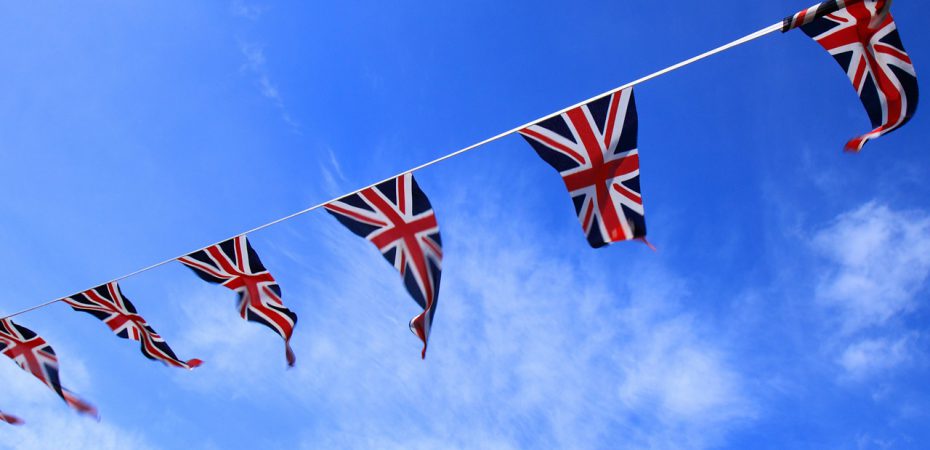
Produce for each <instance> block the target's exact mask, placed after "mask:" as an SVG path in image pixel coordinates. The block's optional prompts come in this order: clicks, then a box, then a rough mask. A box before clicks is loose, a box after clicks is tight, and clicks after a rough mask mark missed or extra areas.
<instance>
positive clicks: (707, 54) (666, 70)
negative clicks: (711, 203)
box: [0, 21, 784, 320]
mask: <svg viewBox="0 0 930 450" xmlns="http://www.w3.org/2000/svg"><path fill="white" fill-rule="evenodd" d="M783 26H784V22H783V21H779V22H778V23H775V24H772V25H770V26H767V27H765V28H763V29H761V30H759V31H756V32H754V33H750V34H748V35H746V36H743V37H741V38H739V39H736V40H734V41H732V42H729V43H727V44H724V45H721V46H720V47H717V48H715V49H713V50H709V51H707V52H704V53H702V54H700V55H697V56H694V57H692V58H689V59H686V60H684V61H681V62H679V63H677V64H674V65H671V66H668V67H666V68H664V69H661V70H659V71H656V72H653V73H651V74H649V75H646V76H644V77H642V78H639V79H637V80H634V81H631V82H629V83H627V84H624V85H622V86H619V87H616V88H613V89H610V90H609V91H606V92H603V93H600V94H597V95H595V96H593V97H590V98H587V99H585V100H582V101H580V102H578V103H575V104H573V105H571V106H567V107H565V108H562V109H560V110H558V111H556V112H553V113H551V114H547V115H545V116H543V117H539V118H537V119H533V120H531V121H529V122H527V123H524V124H522V125H518V126H516V127H513V128H511V129H509V130H507V131H504V132H502V133H499V134H497V135H494V136H492V137H489V138H487V139H484V140H482V141H480V142H476V143H474V144H471V145H469V146H467V147H464V148H461V149H459V150H456V151H454V152H452V153H448V154H446V155H443V156H440V157H438V158H436V159H433V160H431V161H428V162H425V163H423V164H420V165H418V166H416V167H413V168H411V169H407V170H405V171H403V172H400V173H398V174H396V175H392V176H390V177H387V178H385V179H383V180H380V181H377V182H375V183H371V184H369V185H366V186H364V187H361V188H358V189H356V190H354V191H351V192H348V193H345V194H341V195H339V196H337V197H334V198H332V199H330V200H327V201H325V202H322V203H318V204H315V205H313V206H310V207H308V208H304V209H302V210H300V211H297V212H294V213H292V214H289V215H286V216H283V217H280V218H278V219H275V220H272V221H270V222H267V223H264V224H262V225H259V226H257V227H254V228H251V229H249V230H246V231H243V232H241V233H238V234H236V235H235V236H231V237H229V238H226V239H222V240H220V241H217V242H215V243H213V244H210V245H207V246H205V247H201V248H198V249H197V250H194V251H191V252H186V253H184V254H181V255H178V256H175V257H173V258H168V259H166V260H164V261H160V262H157V263H155V264H152V265H149V266H146V267H143V268H141V269H138V270H135V271H133V272H129V273H127V274H125V275H121V276H119V277H116V278H113V279H111V280H109V281H106V282H104V283H100V284H98V285H106V284H110V283H115V282H118V281H122V280H124V279H126V278H130V277H133V276H135V275H139V274H141V273H143V272H147V271H149V270H152V269H155V268H157V267H161V266H163V265H165V264H168V263H170V262H173V261H176V260H178V259H180V258H183V257H185V256H187V255H189V254H191V253H195V252H198V251H201V250H203V249H205V248H209V247H213V246H216V245H219V244H221V243H223V242H226V241H229V240H230V239H235V238H236V237H239V236H245V235H248V234H251V233H254V232H257V231H260V230H263V229H265V228H268V227H270V226H273V225H277V224H279V223H281V222H285V221H288V220H290V219H293V218H295V217H298V216H301V215H303V214H306V213H308V212H310V211H314V210H316V209H320V208H322V207H324V206H326V205H328V204H330V203H333V202H335V201H337V200H339V199H341V198H344V197H347V196H350V195H355V194H358V193H360V192H362V191H365V190H367V189H371V188H372V187H375V186H377V185H379V184H382V183H385V182H389V181H391V180H394V179H396V178H398V177H400V176H402V175H404V174H408V173H413V172H416V171H418V170H421V169H425V168H427V167H430V166H432V165H434V164H438V163H440V162H443V161H445V160H447V159H451V158H454V157H456V156H459V155H461V154H463V153H466V152H469V151H471V150H474V149H476V148H478V147H481V146H484V145H486V144H490V143H492V142H494V141H497V140H499V139H501V138H504V137H507V136H510V135H512V134H515V133H517V132H519V131H520V130H523V129H525V128H527V127H530V126H533V125H535V124H537V123H539V122H543V121H545V120H548V119H551V118H553V117H556V116H559V115H561V114H563V113H565V112H567V111H570V110H572V109H575V108H578V107H579V106H582V105H585V104H587V103H590V102H592V101H595V100H598V99H600V98H603V97H606V96H608V95H612V94H614V93H616V92H619V91H622V90H624V89H628V88H631V87H633V86H636V85H639V84H642V83H644V82H646V81H649V80H652V79H654V78H658V77H660V76H662V75H665V74H668V73H670V72H674V71H676V70H678V69H681V68H683V67H685V66H688V65H691V64H693V63H695V62H698V61H700V60H703V59H706V58H709V57H711V56H714V55H716V54H718V53H722V52H725V51H727V50H730V49H732V48H735V47H738V46H740V45H743V44H746V43H748V42H751V41H754V40H756V39H759V38H761V37H763V36H766V35H769V34H771V33H774V32H776V31H782V29H783ZM95 286H97V285H95ZM85 290H86V289H85ZM85 290H81V291H78V292H75V293H73V294H71V295H68V296H65V297H62V298H57V299H54V300H50V301H47V302H45V303H40V304H38V305H34V306H31V307H29V308H26V309H23V310H20V311H16V312H14V313H11V314H7V315H5V316H3V317H0V320H3V319H9V318H12V317H16V316H19V315H22V314H25V313H28V312H31V311H35V310H37V309H41V308H44V307H46V306H50V305H53V304H55V303H58V302H61V301H63V300H64V299H66V298H68V297H73V296H76V295H79V294H81V293H82V292H84V291H85Z"/></svg>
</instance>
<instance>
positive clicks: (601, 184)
mask: <svg viewBox="0 0 930 450" xmlns="http://www.w3.org/2000/svg"><path fill="white" fill-rule="evenodd" d="M637 126H638V120H637V115H636V101H635V99H634V98H633V89H632V88H628V89H623V90H621V91H618V92H615V93H613V94H611V95H608V96H606V97H602V98H599V99H597V100H594V101H592V102H590V103H587V104H585V105H582V106H579V107H577V108H574V109H571V110H569V111H566V112H564V113H562V114H559V115H557V116H555V117H552V118H549V119H546V120H543V121H541V122H538V123H536V124H535V125H531V126H529V127H527V128H524V129H523V130H520V134H521V135H523V137H524V139H526V141H527V142H529V144H530V145H531V146H532V147H533V149H534V150H536V153H537V154H539V156H540V157H541V158H542V159H543V160H544V161H546V162H547V163H549V165H550V166H552V167H553V168H554V169H555V170H556V171H558V172H559V174H561V175H562V180H563V181H564V182H565V187H566V188H567V189H568V192H569V195H570V196H571V198H572V202H573V203H574V205H575V212H576V213H577V214H578V220H579V221H580V222H581V227H582V229H583V230H584V233H585V235H586V236H587V238H588V243H589V244H590V245H591V246H592V247H594V248H598V247H603V246H605V245H608V244H610V243H613V242H617V241H625V240H630V239H641V240H643V241H645V237H646V221H645V213H644V211H643V198H642V195H641V192H640V186H639V150H638V149H637V147H636V135H637V132H638V130H637Z"/></svg>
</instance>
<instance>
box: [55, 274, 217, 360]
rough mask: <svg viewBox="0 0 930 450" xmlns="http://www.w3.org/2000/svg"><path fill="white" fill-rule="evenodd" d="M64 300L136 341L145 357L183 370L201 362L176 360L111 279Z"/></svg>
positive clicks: (120, 334)
mask: <svg viewBox="0 0 930 450" xmlns="http://www.w3.org/2000/svg"><path fill="white" fill-rule="evenodd" d="M64 301H65V303H67V304H68V305H71V307H72V308H74V310H75V311H83V312H86V313H88V314H90V315H92V316H94V317H96V318H98V319H100V320H101V321H103V322H104V323H105V324H107V326H108V327H110V329H111V330H113V332H114V333H116V335H117V336H119V337H121V338H123V339H132V340H134V341H139V342H140V347H141V350H142V354H143V355H145V357H146V358H148V359H152V360H158V361H161V362H163V363H165V364H167V365H169V366H173V367H180V368H184V369H193V368H194V367H197V366H199V365H200V364H201V363H202V361H200V360H199V359H192V360H190V361H181V360H179V359H178V357H177V356H176V355H175V354H174V351H172V350H171V347H169V346H168V344H167V343H166V342H165V340H164V339H162V337H161V336H159V335H158V333H156V332H155V330H153V329H152V327H150V326H149V324H148V323H146V321H145V319H143V318H142V316H140V315H139V314H138V313H137V312H136V307H135V306H134V305H133V304H132V302H130V301H129V299H128V298H126V297H125V296H124V295H123V292H122V290H121V289H120V287H119V284H117V283H116V282H115V281H114V282H112V283H108V284H104V285H101V286H97V287H95V288H93V289H89V290H87V291H84V292H82V293H80V294H77V295H74V296H72V297H68V298H66V299H64Z"/></svg>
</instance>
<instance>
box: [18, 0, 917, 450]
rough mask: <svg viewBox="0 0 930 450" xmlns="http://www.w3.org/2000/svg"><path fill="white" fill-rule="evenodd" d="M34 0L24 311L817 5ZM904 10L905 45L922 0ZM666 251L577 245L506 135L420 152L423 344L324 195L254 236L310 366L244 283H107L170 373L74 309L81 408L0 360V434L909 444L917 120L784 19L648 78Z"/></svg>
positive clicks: (659, 236)
mask: <svg viewBox="0 0 930 450" xmlns="http://www.w3.org/2000/svg"><path fill="white" fill-rule="evenodd" d="M808 1H809V0H790V1H788V0H783V1H774V2H755V3H753V4H752V6H751V7H749V6H746V5H747V3H746V2H744V1H736V0H723V1H720V2H716V3H714V5H713V7H710V8H709V7H707V4H706V3H700V2H597V1H584V0H579V1H577V2H574V3H572V4H571V5H567V4H565V3H556V2H542V3H540V2H524V1H511V2H506V3H503V4H502V2H489V1H474V2H464V3H452V4H446V3H445V2H410V1H400V2H363V1H345V2H325V3H324V2H280V3H271V2H266V3H261V2H257V1H246V0H242V1H238V0H237V1H233V2H131V3H130V2H84V3H80V4H78V3H75V2H52V3H41V4H40V3H30V4H23V3H15V4H14V3H5V4H3V5H2V6H0V29H3V30H4V32H3V33H2V34H0V60H2V61H4V64H3V70H0V85H2V86H3V87H4V89H2V90H0V151H2V164H0V192H2V194H0V211H2V212H0V218H2V220H0V258H2V260H3V261H4V262H5V264H4V270H3V271H2V275H0V277H2V284H3V285H4V287H5V295H4V296H3V299H2V300H0V312H6V313H9V312H12V311H15V310H19V309H22V308H24V307H27V306H30V305H33V304H36V303H40V302H44V301H46V300H49V299H52V298H56V297H60V296H63V295H68V294H70V293H73V292H75V291H78V290H82V289H86V288H90V287H92V286H94V285H96V284H99V283H102V282H105V281H107V280H109V279H110V278H112V277H115V276H118V275H121V274H124V273H127V272H130V271H132V270H135V269H137V268H140V267H143V266H146V265H148V264H151V263H153V262H157V261H160V260H163V259H165V258H170V257H173V256H176V255H179V254H183V253H186V252H188V251H191V250H193V249H196V248H199V247H201V246H203V245H206V244H209V243H212V242H215V241H217V240H219V239H223V238H226V237H229V236H232V235H234V234H236V233H238V232H240V231H242V230H245V229H249V228H252V227H253V226H256V225H258V224H261V223H263V222H266V221H268V220H271V219H273V218H276V217H279V216H282V215H284V214H288V213H291V212H293V211H296V210H299V209H302V208H304V207H306V206H308V205H312V204H315V203H318V202H320V201H324V200H326V199H329V198H331V197H333V196H335V195H338V194H340V193H343V192H346V191H349V190H352V189H355V188H357V187H360V186H363V185H365V184H368V183H370V182H373V181H375V180H379V179H382V178H384V177H387V176H390V175H393V174H395V173H397V172H400V171H402V170H405V169H407V168H409V167H412V166H414V165H417V164H419V163H422V162H425V161H428V160H430V159H432V158H434V157H437V156H440V155H442V154H445V153H447V152H449V151H452V150H455V149H458V148H460V147H463V146H465V145H468V144H471V143H473V142H476V141H479V140H481V139H484V138H486V137H489V136H491V135H494V134H496V133H498V132H500V131H503V130H506V129H509V128H511V127H513V126H515V125H517V124H520V123H524V122H526V121H527V120H530V119H533V118H535V117H539V116H542V115H544V114H547V113H549V112H552V111H554V110H557V109H559V108H561V107H563V106H567V105H569V104H572V103H574V102H576V101H579V100H581V99H583V98H587V97H589V96H591V95H593V94H596V93H598V92H602V91H605V90H607V89H610V88H612V87H614V86H617V85H620V84H623V83H625V82H627V81H630V80H632V79H635V78H638V77H639V76H642V75H645V74H647V73H650V72H652V71H653V70H657V69H659V68H662V67H665V66H667V65H669V64H672V63H674V62H677V61H679V60H682V59H685V58H687V57H690V56H693V55H695V54H697V53H700V52H702V51H705V50H708V49H710V48H712V47H715V46H717V45H720V44H723V43H725V42H728V41H730V40H732V39H735V38H737V37H740V36H742V35H744V34H747V33H750V32H752V31H755V30H757V29H760V28H762V27H764V26H766V25H769V24H771V23H774V22H776V21H777V20H779V19H780V18H782V17H784V16H785V15H787V14H789V13H792V12H794V11H797V10H800V9H802V8H806V7H808V6H810V4H809V3H808ZM893 13H894V14H895V16H896V20H897V22H898V26H899V28H900V29H901V34H902V38H903V41H904V43H905V46H906V48H907V50H908V51H909V53H910V55H911V57H912V58H913V59H914V61H915V65H916V67H917V71H918V73H920V74H922V73H923V71H922V70H923V68H924V63H925V62H926V61H930V39H928V36H930V35H928V32H927V30H926V24H925V21H926V17H928V15H930V6H928V5H927V4H926V3H925V2H918V1H913V0H911V1H907V0H902V1H898V2H895V5H894V8H893ZM636 95H637V104H638V108H639V118H640V134H639V148H640V158H641V167H642V172H641V174H642V189H643V196H644V200H645V209H646V220H647V224H648V227H649V238H650V240H651V241H652V242H653V243H654V244H655V245H656V246H657V247H658V248H659V251H658V252H652V251H650V250H649V249H648V248H646V246H644V245H641V244H636V243H622V244H618V245H613V246H611V247H607V248H604V249H600V250H597V251H594V250H592V249H590V248H589V247H588V245H587V242H586V241H585V239H584V236H583V234H582V233H581V232H580V230H579V226H578V223H577V219H576V218H575V216H574V214H573V211H572V207H571V204H570V201H569V199H568V196H567V195H566V193H565V192H564V187H563V186H562V183H561V180H560V179H559V177H558V176H557V175H556V174H555V173H554V172H553V171H552V169H550V168H549V167H547V166H546V165H545V164H544V163H543V162H542V161H541V160H539V159H538V158H537V156H536V155H535V154H534V153H533V151H532V150H531V148H530V147H529V146H528V145H527V144H526V143H525V142H524V141H523V140H522V139H520V138H519V137H509V138H506V139H504V140H501V141H499V142H496V143H493V144H491V145H488V146H486V147H484V148H481V149H479V150H476V151H474V152H472V153H469V154H466V155H464V156H461V157H458V158H456V159H454V160H451V161H447V162H444V163H442V164H439V165H436V166H434V167H431V168H429V169H427V170H424V171H422V172H419V173H417V178H418V181H419V183H420V185H421V187H422V188H423V189H424V190H425V191H426V193H427V194H428V195H429V196H430V199H431V201H432V203H433V205H434V207H435V209H436V214H437V217H438V219H439V222H440V225H441V230H442V234H443V240H444V244H445V259H444V273H443V282H442V292H441V297H440V303H439V310H438V312H437V314H436V319H435V323H434V328H433V333H432V337H431V344H430V352H429V354H428V355H427V359H426V360H425V361H421V360H420V358H419V350H420V346H419V343H418V341H417V339H416V338H415V337H414V336H413V335H412V334H411V333H410V332H409V330H408V329H407V321H408V320H409V318H410V317H412V316H413V315H415V314H416V313H417V308H416V305H415V304H414V302H413V301H412V300H411V299H410V298H409V297H408V296H407V294H406V292H405V291H404V290H403V287H402V285H401V283H400V282H399V280H398V276H397V274H396V272H394V271H393V269H392V268H391V267H390V266H389V265H388V264H386V263H385V262H384V261H383V260H382V258H381V257H380V255H379V254H378V252H377V251H376V249H375V248H373V247H372V246H371V245H370V244H368V243H367V242H364V241H363V240H361V239H359V238H357V237H355V236H353V235H351V233H349V232H348V231H347V230H344V229H342V228H341V226H340V225H339V224H338V223H337V222H336V221H335V220H333V219H332V218H331V217H329V216H328V215H327V214H325V213H323V212H315V213H311V214H308V215H306V216H303V217H300V218H298V219H295V220H292V221H290V222H287V223H285V224H282V225H279V226H275V227H273V228H270V229H267V230H263V231H261V232H258V233H255V234H254V235H252V236H250V240H251V241H252V243H253V245H254V246H255V248H256V250H257V251H258V252H259V254H260V255H261V256H262V259H263V261H264V262H265V265H266V266H268V268H269V270H271V272H272V273H273V274H274V275H275V277H276V278H277V279H278V280H279V282H280V284H281V286H282V289H283V291H284V298H285V302H286V304H287V305H288V306H289V307H290V308H291V309H292V310H294V311H295V312H296V313H297V314H298V315H299V316H300V321H299V323H298V326H297V329H296V331H295V337H294V340H293V347H294V349H295V351H296V353H297V367H295V368H294V369H292V370H285V364H284V358H283V357H282V354H281V353H282V352H281V343H280V340H279V339H278V338H277V336H275V335H274V334H273V333H270V332H268V331H267V330H265V329H264V328H262V327H260V326H258V325H255V324H249V323H245V322H244V321H241V320H240V319H239V318H238V317H237V315H236V312H235V310H234V297H235V296H234V294H233V293H231V292H229V291H227V290H225V289H223V288H221V287H216V286H211V285H207V284H205V283H203V282H201V281H200V280H199V279H197V278H196V277H195V276H194V275H193V274H192V273H191V272H190V271H189V270H188V269H186V268H184V267H182V266H180V264H170V265H167V266H164V267H161V268H158V269H156V270H153V271H150V272H147V273H145V274H143V275H140V276H137V277H134V278H131V279H128V280H126V281H124V282H123V283H122V287H123V290H124V292H125V293H126V295H127V296H128V297H129V298H131V299H132V300H133V301H134V303H135V304H136V306H137V307H138V308H139V309H140V312H141V313H142V314H143V315H144V316H145V317H146V318H147V319H148V321H149V322H150V323H151V324H152V325H153V326H154V327H155V329H156V330H158V331H159V332H160V334H161V335H162V336H164V337H165V339H166V340H167V341H168V343H169V344H171V346H172V347H173V348H174V350H175V351H176V352H177V353H178V354H179V356H180V357H182V358H185V359H186V358H193V357H198V358H201V359H203V360H204V361H205V364H204V365H203V366H202V367H200V368H198V369H196V370H194V371H192V372H186V371H182V370H177V369H171V368H168V367H163V366H161V365H160V364H158V363H154V362H150V361H148V360H146V359H145V358H143V357H142V356H141V355H140V354H139V351H138V347H137V345H136V344H135V343H130V342H127V341H124V340H120V339H117V338H115V337H113V336H112V335H111V334H110V333H109V331H108V330H107V329H106V328H105V326H104V325H103V324H101V323H99V322H97V321H95V320H94V319H93V318H91V317H90V316H87V315H84V314H78V313H75V312H73V311H71V310H70V309H69V308H67V307H65V306H63V305H54V306H51V307H49V308H46V309H43V310H41V311H37V312H33V313H29V314H27V315H24V316H21V317H20V318H18V319H17V321H18V322H19V323H21V324H23V325H25V326H28V327H30V328H32V329H34V330H35V331H37V332H39V333H40V334H41V335H43V336H44V337H45V338H46V339H47V340H48V341H49V342H50V343H52V345H53V346H54V347H55V348H56V350H57V352H58V354H59V356H60V360H61V376H62V380H63V383H64V385H65V386H67V387H69V388H71V389H72V390H74V391H76V392H78V393H79V394H81V395H82V396H83V397H84V398H86V399H88V400H90V401H91V402H93V403H94V404H96V405H97V406H98V408H99V409H100V413H101V416H102V420H101V421H100V422H99V423H97V422H94V421H93V420H91V419H87V418H85V417H80V416H77V415H76V414H74V413H73V412H72V411H70V410H69V409H68V408H67V407H66V406H65V405H64V404H63V403H62V402H61V401H60V400H59V399H58V398H57V397H55V396H54V395H53V394H52V393H51V392H50V391H48V390H47V389H46V388H45V387H44V386H42V385H41V384H39V383H38V382H36V381H35V380H33V379H32V378H31V377H30V376H29V375H28V374H26V373H24V372H22V371H20V370H19V369H18V368H17V367H16V366H15V365H14V364H12V363H9V362H7V363H5V364H2V363H0V380H2V384H3V386H4V388H3V389H2V390H0V409H2V410H4V411H7V412H10V413H15V414H17V415H19V416H21V417H22V418H24V419H25V420H26V421H27V425H25V426H23V427H9V426H6V427H0V448H4V449H6V448H9V449H41V448H49V449H54V448H72V449H84V448H87V449H91V448H93V449H111V448H112V449H115V448H127V447H128V448H141V449H172V448H181V447H185V448H195V449H222V448H235V447H246V446H254V447H262V448H300V449H311V448H384V449H391V448H423V449H435V448H499V449H510V448H553V447H561V448H630V449H640V448H655V449H665V448H698V449H699V448H762V449H765V448H772V449H775V448H779V449H780V448H812V449H813V448H816V449H823V448H860V449H873V448H874V449H885V448H892V449H896V448H916V447H920V446H921V443H923V442H926V441H927V440H928V439H930V432H928V431H927V427H926V424H927V423H928V419H930V417H928V413H927V411H930V385H928V383H927V381H926V380H927V377H928V375H930V353H928V350H927V348H928V343H930V335H928V333H927V331H926V330H927V329H928V324H930V309H928V308H927V300H928V294H930V291H928V276H930V205H928V204H927V202H926V199H927V198H930V182H928V181H927V177H926V175H925V174H926V171H927V170H926V169H927V168H928V167H930V154H928V152H926V143H927V142H928V139H930V134H928V133H930V131H928V130H930V128H928V120H930V119H928V118H927V117H928V116H927V115H926V114H924V111H921V110H920V108H918V113H917V115H916V116H915V118H914V120H913V121H912V122H911V123H910V124H908V125H907V126H905V127H904V128H902V129H901V130H899V131H896V132H894V133H892V134H891V135H888V136H886V137H883V138H881V139H878V140H876V141H874V142H871V143H869V144H868V145H867V146H866V148H865V150H864V151H863V153H862V154H859V155H855V156H851V155H845V154H843V153H842V152H841V150H842V146H843V144H844V143H845V142H846V141H847V139H849V138H851V137H853V136H855V135H858V134H861V133H863V132H865V131H867V130H868V128H869V126H868V125H869V124H868V119H867V116H866V114H865V112H864V111H863V110H862V108H861V105H860V104H859V100H858V99H857V98H856V96H855V94H854V92H853V91H852V89H851V86H850V84H849V82H848V81H847V80H846V78H845V76H844V74H843V73H842V71H841V70H840V69H839V68H838V67H837V66H836V64H835V63H834V62H833V61H832V59H831V58H830V57H829V56H828V55H827V54H826V53H825V52H824V51H823V50H822V49H821V48H820V47H819V46H818V45H817V44H816V43H814V42H813V41H811V40H809V39H808V38H807V37H806V36H805V35H803V34H802V33H800V32H793V33H789V34H787V35H781V34H775V35H771V36H768V37H765V38H763V39H761V40H759V41H756V42H753V43H751V44H748V45H746V46H743V47H740V48H738V49H736V50H733V51H730V52H728V53H726V54H724V55H720V56H717V57H714V58H712V59H709V60H706V61H703V62H700V63H698V64H696V65H693V66H691V67H688V68H686V69H684V70H681V71H679V72H675V73H673V74H670V75H668V76H665V77H662V78H659V79H656V80H654V81H650V82H648V83H646V84H644V85H642V86H640V87H638V88H637V90H636Z"/></svg>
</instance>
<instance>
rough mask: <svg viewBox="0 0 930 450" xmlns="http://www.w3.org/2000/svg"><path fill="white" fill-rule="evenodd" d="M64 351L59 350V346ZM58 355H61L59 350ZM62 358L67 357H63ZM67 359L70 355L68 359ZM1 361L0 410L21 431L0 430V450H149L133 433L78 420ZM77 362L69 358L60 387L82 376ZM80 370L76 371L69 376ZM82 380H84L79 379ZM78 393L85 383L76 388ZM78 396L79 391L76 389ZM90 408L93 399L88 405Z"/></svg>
mask: <svg viewBox="0 0 930 450" xmlns="http://www.w3.org/2000/svg"><path fill="white" fill-rule="evenodd" d="M60 347H64V346H60ZM58 350H59V353H62V352H61V349H58ZM65 353H67V352H65ZM69 354H72V355H73V353H69ZM2 359H3V360H5V361H3V360H0V379H2V380H3V385H4V389H3V391H2V394H0V408H4V411H5V412H7V413H10V414H13V415H16V416H17V417H19V418H21V419H23V420H24V421H25V424H24V425H22V426H17V427H13V426H9V425H7V424H0V425H2V430H0V433H2V436H3V439H2V440H0V449H9V450H45V449H48V450H59V449H69V450H118V449H125V448H132V449H141V450H145V449H152V448H155V447H153V446H152V445H151V444H150V443H148V442H147V441H146V439H145V438H144V436H143V435H142V434H141V433H139V432H136V431H131V430H126V429H123V428H121V427H119V426H116V425H114V424H112V423H109V422H107V421H106V420H105V419H104V420H102V421H101V422H97V421H95V420H93V419H92V418H89V417H86V416H80V415H78V414H77V413H75V412H74V411H72V410H70V409H69V408H68V406H67V405H65V403H64V402H63V401H62V400H61V399H60V398H59V397H58V396H57V395H56V394H55V393H54V392H52V391H51V390H50V389H48V388H47V387H46V386H45V385H44V384H42V382H41V381H39V380H37V379H35V378H34V377H33V376H32V375H31V374H29V373H26V372H24V371H22V370H21V369H20V368H19V367H18V366H16V365H15V364H13V363H12V362H10V361H9V360H6V358H2ZM83 367H84V365H83V363H82V362H81V361H78V360H76V359H75V358H74V357H73V356H71V357H69V358H68V367H67V368H64V369H63V370H62V376H63V379H64V382H65V386H67V387H72V388H73V387H74V385H73V384H68V382H69V380H70V381H74V378H75V377H72V376H71V375H73V374H74V373H75V372H81V371H85V369H83ZM74 369H80V370H74ZM84 377H86V374H85V375H84ZM77 384H78V385H81V386H82V387H86V386H84V385H86V384H89V383H88V382H80V383H77ZM75 390H77V392H78V393H79V394H80V393H82V391H81V390H78V389H75ZM88 400H90V401H91V403H93V399H88Z"/></svg>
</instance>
